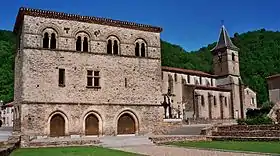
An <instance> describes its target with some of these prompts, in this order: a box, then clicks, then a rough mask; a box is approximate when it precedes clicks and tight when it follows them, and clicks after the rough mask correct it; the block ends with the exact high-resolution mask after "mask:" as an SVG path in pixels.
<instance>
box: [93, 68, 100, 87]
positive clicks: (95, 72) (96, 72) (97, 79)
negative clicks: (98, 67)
mask: <svg viewBox="0 0 280 156" xmlns="http://www.w3.org/2000/svg"><path fill="white" fill-rule="evenodd" d="M99 80H100V76H99V71H94V87H100V83H99Z"/></svg>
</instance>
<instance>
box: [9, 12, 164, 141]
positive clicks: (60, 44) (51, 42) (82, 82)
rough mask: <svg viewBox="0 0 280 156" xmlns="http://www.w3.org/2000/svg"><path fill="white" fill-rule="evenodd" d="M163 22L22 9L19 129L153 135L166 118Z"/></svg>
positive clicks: (70, 133)
mask: <svg viewBox="0 0 280 156" xmlns="http://www.w3.org/2000/svg"><path fill="white" fill-rule="evenodd" d="M161 31H162V29H161V28H160V27H154V26H149V25H144V24H136V23H132V22H125V21H118V20H111V19H105V18H97V17H89V16H80V15H72V14H67V13H60V12H54V11H44V10H37V9H28V8H20V10H19V13H18V15H17V19H16V23H15V27H14V32H15V33H16V34H17V38H18V43H17V47H18V50H17V52H16V56H15V95H14V103H15V112H17V115H16V118H15V122H14V123H15V124H14V125H15V126H14V131H20V132H21V133H22V134H24V135H27V136H40V137H44V136H64V135H66V136H78V135H79V136H84V135H99V136H100V135H101V136H102V135H119V134H136V135H141V134H147V133H152V132H153V131H154V130H156V129H157V127H156V124H157V123H160V122H161V121H162V120H163V109H162V108H161V103H160V102H161V100H162V95H161V53H160V32H161Z"/></svg>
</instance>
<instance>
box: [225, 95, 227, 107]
mask: <svg viewBox="0 0 280 156" xmlns="http://www.w3.org/2000/svg"><path fill="white" fill-rule="evenodd" d="M225 106H227V97H225Z"/></svg>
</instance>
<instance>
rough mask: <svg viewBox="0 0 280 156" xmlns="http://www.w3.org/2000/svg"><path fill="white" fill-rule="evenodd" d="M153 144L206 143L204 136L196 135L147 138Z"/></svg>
mask: <svg viewBox="0 0 280 156" xmlns="http://www.w3.org/2000/svg"><path fill="white" fill-rule="evenodd" d="M149 139H150V140H151V141H152V142H153V143H155V144H164V143H170V142H178V141H206V140H207V138H206V136H202V135H198V136H191V135H190V136H186V135H182V136H180V135H177V136H174V135H171V136H154V137H150V138H149Z"/></svg>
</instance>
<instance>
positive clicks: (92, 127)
mask: <svg viewBox="0 0 280 156" xmlns="http://www.w3.org/2000/svg"><path fill="white" fill-rule="evenodd" d="M98 133H99V121H98V118H97V117H96V116H95V115H94V114H89V115H88V116H87V117H86V120H85V134H86V135H98Z"/></svg>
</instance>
